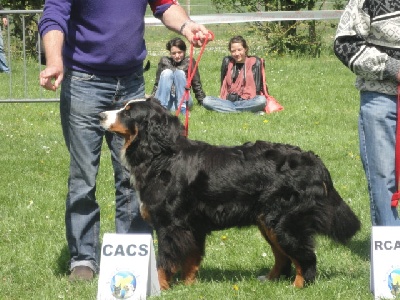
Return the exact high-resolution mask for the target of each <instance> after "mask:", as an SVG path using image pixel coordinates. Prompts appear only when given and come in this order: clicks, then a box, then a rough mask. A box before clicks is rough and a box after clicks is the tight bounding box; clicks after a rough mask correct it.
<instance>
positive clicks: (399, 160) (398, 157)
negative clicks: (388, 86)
mask: <svg viewBox="0 0 400 300" xmlns="http://www.w3.org/2000/svg"><path fill="white" fill-rule="evenodd" d="M399 120H400V84H399V85H397V124H396V152H395V176H396V184H397V191H396V192H395V193H393V195H392V202H391V205H392V207H397V205H398V204H399V200H400V182H399V178H400V127H399Z"/></svg>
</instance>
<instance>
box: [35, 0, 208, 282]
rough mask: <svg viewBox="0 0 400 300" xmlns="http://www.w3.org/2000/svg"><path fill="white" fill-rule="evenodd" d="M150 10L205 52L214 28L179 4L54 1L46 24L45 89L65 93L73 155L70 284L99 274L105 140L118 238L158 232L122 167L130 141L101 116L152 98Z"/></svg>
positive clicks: (162, 0) (63, 109)
mask: <svg viewBox="0 0 400 300" xmlns="http://www.w3.org/2000/svg"><path fill="white" fill-rule="evenodd" d="M147 4H150V7H151V9H152V11H153V14H154V16H155V17H157V18H159V19H160V20H161V21H162V22H163V23H164V25H165V26H167V27H168V28H170V29H171V30H173V31H175V32H179V33H180V34H182V35H184V36H185V37H186V38H187V39H188V40H189V42H191V43H193V44H194V45H195V46H201V44H202V41H203V40H204V38H205V36H206V35H208V31H207V29H206V28H205V27H204V26H202V25H199V24H197V23H195V22H193V21H192V20H190V19H189V17H188V15H187V14H186V12H185V11H184V9H183V8H182V7H181V6H179V4H178V3H177V2H176V1H174V0H148V1H147V0H137V1H132V0H118V1H108V0H82V1H72V0H66V1H60V0H47V1H46V3H45V6H44V10H43V15H42V18H41V20H40V22H39V31H40V34H41V36H42V38H43V44H44V47H45V53H46V68H45V69H44V70H43V71H42V72H41V73H40V85H41V86H43V87H44V88H46V89H48V90H53V91H54V90H56V89H57V88H59V86H60V85H61V82H62V87H61V93H60V114H61V125H62V130H63V134H64V139H65V143H66V145H67V148H68V151H69V153H70V166H69V178H68V194H67V199H66V213H65V223H66V236H67V242H68V248H69V251H70V270H71V275H70V280H76V279H83V280H90V279H92V278H93V276H94V274H95V273H97V272H98V271H99V252H98V250H99V246H100V245H99V232H100V208H99V205H98V203H97V201H96V195H95V193H96V176H97V173H98V169H99V163H100V153H101V146H102V142H103V137H105V139H106V142H107V144H108V147H109V148H110V150H111V160H112V164H113V168H114V178H115V188H116V192H115V196H116V208H115V226H116V232H117V233H131V232H136V233H138V232H139V233H140V232H142V233H150V232H151V231H152V229H151V228H150V227H149V226H148V225H147V224H146V223H145V222H144V221H143V220H142V219H141V216H140V213H139V207H138V201H137V199H136V193H135V191H134V190H133V189H132V187H131V186H130V175H129V173H128V171H127V170H126V169H125V168H124V167H123V166H122V165H121V162H120V158H119V156H120V151H121V147H122V145H123V139H122V138H121V137H118V136H116V135H113V134H111V133H108V132H104V129H102V128H101V126H100V120H99V117H98V114H99V113H100V112H102V111H105V110H113V109H118V108H121V107H122V106H123V103H124V102H125V101H126V100H128V99H134V98H143V97H144V93H145V86H144V78H143V60H144V59H145V57H146V54H147V53H146V47H145V41H144V28H145V23H144V16H145V11H146V7H147Z"/></svg>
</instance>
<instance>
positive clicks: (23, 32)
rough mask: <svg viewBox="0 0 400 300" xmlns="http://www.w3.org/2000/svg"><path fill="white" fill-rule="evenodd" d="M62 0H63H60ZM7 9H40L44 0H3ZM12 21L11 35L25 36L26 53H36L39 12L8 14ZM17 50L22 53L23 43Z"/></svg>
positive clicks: (20, 38)
mask: <svg viewBox="0 0 400 300" xmlns="http://www.w3.org/2000/svg"><path fill="white" fill-rule="evenodd" d="M60 1H62V0H60ZM1 3H2V4H3V7H4V9H5V10H38V9H43V6H44V0H8V1H4V0H3V1H1ZM8 17H9V18H10V19H11V21H10V30H11V36H12V37H13V39H16V40H19V41H22V40H23V39H24V37H25V47H26V53H27V54H31V55H35V54H36V43H37V41H38V33H37V23H38V20H39V17H40V16H39V15H38V14H11V15H9V16H8ZM17 45H20V46H18V47H17V49H13V50H14V51H15V52H20V53H22V43H17Z"/></svg>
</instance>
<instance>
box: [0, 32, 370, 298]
mask: <svg viewBox="0 0 400 300" xmlns="http://www.w3.org/2000/svg"><path fill="white" fill-rule="evenodd" d="M230 33H231V32H228V33H227V34H229V35H230ZM168 38H170V36H165V37H164V38H163V39H162V41H160V46H158V48H156V47H155V46H154V45H153V44H152V43H151V42H150V43H148V44H149V46H150V50H152V49H155V48H156V49H159V50H157V51H150V53H149V60H150V61H151V63H152V67H151V69H150V71H149V72H147V73H146V74H145V76H146V84H147V87H146V91H147V92H148V93H149V92H150V91H151V90H152V85H153V83H154V74H155V71H156V66H157V63H158V60H159V55H162V54H165V52H163V50H162V49H163V47H164V45H165V43H164V40H165V41H166V40H168ZM249 39H250V40H251V41H252V42H253V40H252V39H251V38H249ZM226 42H227V40H223V41H215V43H214V44H210V46H209V48H208V49H209V50H208V51H206V52H205V53H204V55H203V58H202V60H201V62H200V72H201V76H202V82H203V87H204V90H205V92H206V93H207V94H208V95H217V94H218V90H219V69H220V62H221V59H222V57H223V56H224V55H226V49H225V44H226ZM255 42H256V41H254V42H253V43H250V47H251V46H252V45H255ZM252 49H253V52H252V53H253V54H257V55H260V56H262V57H264V58H265V59H266V61H267V66H266V74H267V78H268V80H267V81H268V86H269V90H270V93H271V94H272V95H273V96H274V97H275V98H276V99H277V100H278V101H279V102H280V103H281V104H282V105H283V106H284V108H285V109H284V110H283V111H281V112H278V113H273V114H269V115H264V116H259V115H253V114H250V113H243V114H219V113H215V112H210V111H206V110H205V109H204V108H202V107H200V106H198V105H195V107H194V109H193V111H192V112H191V118H190V122H189V137H190V138H192V139H198V140H203V141H207V142H209V143H213V144H225V145H236V144H239V143H244V142H247V141H255V140H269V141H273V142H282V143H290V144H294V145H298V146H300V147H301V148H303V149H304V150H312V151H314V152H315V153H317V154H318V155H319V156H320V157H321V158H322V160H323V161H324V162H325V164H326V165H327V167H328V169H329V170H330V172H331V175H332V178H333V181H334V183H335V186H336V188H337V190H338V191H339V192H340V194H341V195H342V197H343V198H344V200H345V201H346V202H347V203H349V205H350V206H351V207H352V208H353V209H354V211H355V212H356V214H357V215H358V216H359V218H360V220H361V222H362V229H361V231H360V232H359V233H358V234H357V235H356V236H355V237H354V239H353V240H352V241H351V242H350V243H349V244H348V245H347V246H341V245H336V244H334V243H333V242H332V241H330V240H329V239H326V238H324V237H318V238H317V240H316V245H317V247H316V251H317V258H318V265H317V267H318V275H317V278H316V281H315V283H313V284H310V285H309V286H307V287H306V288H304V289H301V290H299V289H295V288H293V287H291V280H292V278H291V279H289V280H288V279H282V280H280V281H278V282H264V283H261V282H258V280H257V279H256V278H257V276H259V275H265V274H266V273H267V272H268V270H269V269H270V268H271V267H272V265H273V255H272V253H271V251H270V249H269V246H268V245H267V243H266V242H265V241H264V240H263V238H262V237H261V235H260V234H259V232H258V230H257V229H256V228H246V229H240V230H239V229H230V230H225V231H221V232H214V233H213V234H211V235H210V236H209V237H208V239H207V248H206V256H205V258H204V261H203V264H202V267H201V270H200V273H199V277H198V282H197V283H196V284H195V285H193V286H184V285H180V284H177V285H175V286H174V288H173V289H172V290H170V291H167V292H163V293H162V296H161V297H160V299H254V300H256V299H296V300H298V299H316V300H317V299H318V300H319V299H372V295H371V293H370V291H369V276H370V273H369V268H370V263H369V249H370V231H371V226H370V216H369V200H368V195H367V189H366V182H365V177H364V173H363V170H362V166H361V162H360V157H359V154H358V153H359V152H358V138H357V117H358V106H359V101H358V92H357V91H356V90H355V88H354V85H353V82H354V75H353V74H352V73H351V72H350V71H349V70H348V69H347V68H345V67H344V66H343V65H342V64H341V63H340V62H339V61H338V60H337V59H336V58H335V57H334V56H332V55H323V56H322V57H321V58H319V59H310V58H299V59H296V58H293V57H268V56H265V51H264V50H265V49H263V47H262V44H261V45H260V46H257V47H254V46H253V48H252ZM30 70H31V71H30V72H31V73H30V74H28V75H29V76H28V77H29V78H32V79H28V80H32V81H30V88H33V87H34V86H35V85H36V84H37V74H38V73H37V67H33V68H31V69H30ZM15 72H16V73H15V74H14V75H13V76H17V73H18V72H19V71H18V69H15ZM0 75H1V76H3V75H5V74H0ZM4 78H6V76H5V77H4ZM15 82H18V80H15ZM0 87H1V88H2V90H7V89H8V81H7V80H3V78H1V77H0ZM42 92H43V91H42ZM45 93H49V92H45ZM45 96H46V97H52V94H46V95H45ZM0 97H1V92H0ZM36 97H39V95H36ZM0 138H1V142H0V152H1V153H2V155H1V156H0V164H1V171H0V199H1V203H2V208H1V218H0V238H1V243H0V253H1V255H0V265H1V268H0V280H1V283H0V299H7V300H8V299H95V298H96V293H97V280H94V281H93V282H92V283H76V284H71V283H69V282H68V280H67V276H66V272H67V262H68V251H67V248H66V240H65V227H64V206H65V203H64V201H65V195H66V191H67V176H68V159H69V156H68V153H67V150H66V147H65V145H64V141H63V138H62V134H61V128H60V124H59V111H58V104H57V103H12V104H4V103H2V104H1V111H0ZM109 157H110V152H109V151H108V149H107V147H106V145H104V151H103V154H102V158H101V168H100V172H99V175H98V186H97V199H98V202H99V203H100V205H101V208H102V211H101V214H102V219H101V235H103V233H105V232H114V209H115V205H114V197H113V194H114V188H113V175H112V167H111V163H110V159H109Z"/></svg>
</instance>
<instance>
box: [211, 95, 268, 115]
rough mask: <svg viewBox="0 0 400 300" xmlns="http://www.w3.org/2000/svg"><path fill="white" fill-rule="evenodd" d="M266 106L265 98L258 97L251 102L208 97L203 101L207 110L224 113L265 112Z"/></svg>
mask: <svg viewBox="0 0 400 300" xmlns="http://www.w3.org/2000/svg"><path fill="white" fill-rule="evenodd" d="M266 104H267V100H266V98H265V97H264V96H256V97H254V98H252V99H249V100H238V101H235V102H231V101H229V100H223V99H220V98H217V97H212V96H207V97H205V98H204V99H203V106H204V107H205V108H207V109H209V110H215V111H218V112H224V113H238V112H245V111H250V112H258V111H263V110H264V108H265V105H266Z"/></svg>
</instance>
